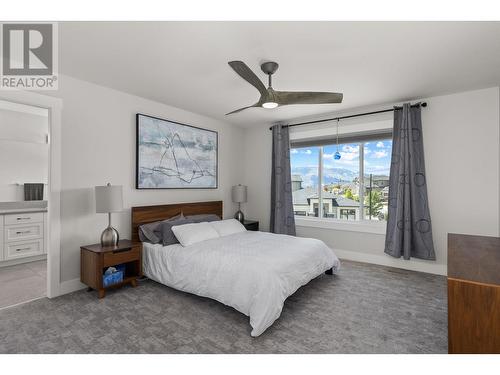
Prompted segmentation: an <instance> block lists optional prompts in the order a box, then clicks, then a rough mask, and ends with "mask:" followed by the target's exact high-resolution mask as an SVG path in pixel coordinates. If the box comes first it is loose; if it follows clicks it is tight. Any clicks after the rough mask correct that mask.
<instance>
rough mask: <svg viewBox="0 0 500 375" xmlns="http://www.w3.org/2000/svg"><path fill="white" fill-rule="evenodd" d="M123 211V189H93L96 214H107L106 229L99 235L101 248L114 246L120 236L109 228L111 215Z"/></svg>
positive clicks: (108, 186) (105, 187) (116, 186)
mask: <svg viewBox="0 0 500 375" xmlns="http://www.w3.org/2000/svg"><path fill="white" fill-rule="evenodd" d="M122 209H123V188H122V186H121V185H111V184H110V183H108V184H107V185H106V186H96V187H95V211H96V213H107V214H108V220H109V223H108V227H107V228H106V229H104V231H103V232H102V234H101V245H102V246H116V245H118V241H119V239H120V236H119V235H118V231H117V230H116V229H115V228H113V227H112V226H111V213H112V212H119V211H121V210H122Z"/></svg>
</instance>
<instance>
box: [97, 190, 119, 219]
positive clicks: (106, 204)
mask: <svg viewBox="0 0 500 375" xmlns="http://www.w3.org/2000/svg"><path fill="white" fill-rule="evenodd" d="M122 209H123V188H122V186H121V185H111V184H108V185H106V186H96V187H95V212H97V213H109V212H118V211H121V210H122Z"/></svg>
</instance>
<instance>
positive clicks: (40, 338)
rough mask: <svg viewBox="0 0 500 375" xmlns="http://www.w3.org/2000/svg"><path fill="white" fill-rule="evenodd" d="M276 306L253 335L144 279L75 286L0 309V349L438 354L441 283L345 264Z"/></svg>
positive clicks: (217, 309)
mask: <svg viewBox="0 0 500 375" xmlns="http://www.w3.org/2000/svg"><path fill="white" fill-rule="evenodd" d="M342 265H343V268H342V270H341V271H340V274H339V275H337V276H334V277H332V276H328V275H322V276H320V277H318V278H317V279H315V280H313V281H311V282H310V283H309V284H308V285H306V286H304V287H302V288H301V289H299V290H298V291H297V292H296V293H295V294H294V295H293V296H291V297H290V298H288V300H287V301H286V302H285V307H284V309H283V313H282V314H281V317H280V318H279V319H278V320H277V321H276V322H275V323H274V325H273V326H272V327H271V328H269V329H268V330H267V331H266V332H264V334H262V335H261V336H260V337H257V338H252V337H250V326H249V324H248V318H247V317H246V316H244V315H243V314H240V313H238V312H237V311H235V310H233V309H232V308H230V307H227V306H224V305H222V304H220V303H218V302H215V301H213V300H210V299H207V298H201V297H197V296H194V295H190V294H187V293H182V292H179V291H176V290H173V289H170V288H168V287H165V286H163V285H160V284H157V283H155V282H153V281H150V280H144V281H141V282H140V284H139V286H138V287H137V288H135V289H134V288H131V287H125V288H122V289H118V290H116V291H111V292H109V293H108V294H107V296H106V298H104V299H103V300H98V299H97V296H96V293H95V292H90V293H88V292H86V291H79V292H75V293H72V294H69V295H65V296H62V297H59V298H56V299H54V300H49V299H47V298H44V299H40V300H37V301H33V302H30V303H27V304H25V305H21V306H16V307H12V308H8V309H4V310H0V353H446V352H447V306H446V279H445V278H444V277H442V276H435V275H430V274H424V273H418V272H411V271H404V270H400V269H394V268H389V267H381V266H375V265H368V264H364V263H355V262H347V261H344V262H343V263H342Z"/></svg>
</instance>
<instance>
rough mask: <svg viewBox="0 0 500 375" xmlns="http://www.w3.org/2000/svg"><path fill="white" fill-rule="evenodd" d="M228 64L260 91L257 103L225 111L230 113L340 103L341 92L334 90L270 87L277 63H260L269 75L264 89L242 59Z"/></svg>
mask: <svg viewBox="0 0 500 375" xmlns="http://www.w3.org/2000/svg"><path fill="white" fill-rule="evenodd" d="M228 64H229V66H230V67H231V68H233V70H234V71H235V72H236V73H238V75H239V76H240V77H241V78H243V79H244V80H245V81H247V82H248V83H250V84H251V85H252V86H253V87H255V88H256V89H257V90H259V92H260V99H259V101H258V102H257V103H255V104H253V105H250V106H248V107H243V108H240V109H237V110H235V111H232V112H229V113H226V115H230V114H233V113H238V112H240V111H243V110H244V109H247V108H252V107H263V108H276V107H278V106H282V105H289V104H328V103H342V97H343V94H341V93H335V92H312V91H275V90H274V89H273V88H272V78H271V77H272V75H273V74H274V73H275V72H276V70H278V66H279V65H278V63H276V62H274V61H268V62H265V63H263V64H261V66H260V68H261V69H262V71H263V72H264V73H266V74H267V75H268V77H269V87H268V88H267V89H266V87H265V86H264V84H263V83H262V81H261V80H260V79H259V78H258V77H257V76H256V75H255V73H254V72H252V70H251V69H250V68H249V67H248V66H247V65H246V64H245V63H244V62H243V61H230V62H228Z"/></svg>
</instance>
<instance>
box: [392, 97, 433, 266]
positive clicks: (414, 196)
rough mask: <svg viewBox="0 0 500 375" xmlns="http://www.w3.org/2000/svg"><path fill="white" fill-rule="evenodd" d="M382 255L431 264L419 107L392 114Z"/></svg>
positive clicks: (430, 239) (431, 248)
mask: <svg viewBox="0 0 500 375" xmlns="http://www.w3.org/2000/svg"><path fill="white" fill-rule="evenodd" d="M388 214H389V217H388V220H387V232H386V238H385V252H386V253H387V254H389V255H392V256H393V257H396V258H400V257H403V258H404V259H410V258H411V257H415V258H421V259H428V260H435V259H436V255H435V253H434V245H433V242H432V227H431V217H430V213H429V204H428V199H427V184H426V175H425V163H424V144H423V137H422V121H421V117H420V105H415V106H413V107H412V106H411V105H410V104H409V103H406V104H404V105H403V108H395V110H394V129H393V138H392V158H391V173H390V178H389V213H388Z"/></svg>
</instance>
